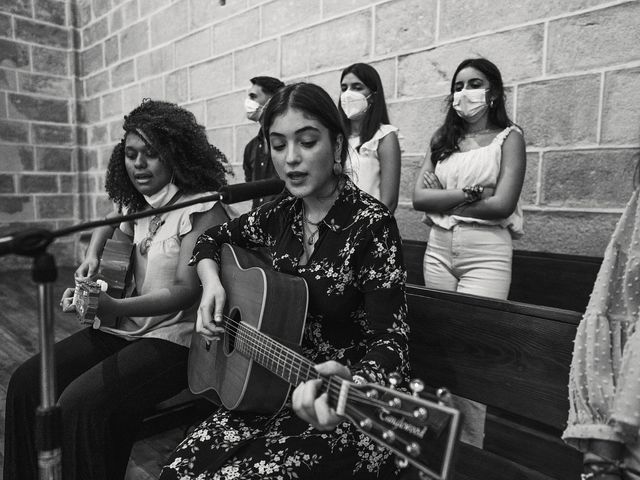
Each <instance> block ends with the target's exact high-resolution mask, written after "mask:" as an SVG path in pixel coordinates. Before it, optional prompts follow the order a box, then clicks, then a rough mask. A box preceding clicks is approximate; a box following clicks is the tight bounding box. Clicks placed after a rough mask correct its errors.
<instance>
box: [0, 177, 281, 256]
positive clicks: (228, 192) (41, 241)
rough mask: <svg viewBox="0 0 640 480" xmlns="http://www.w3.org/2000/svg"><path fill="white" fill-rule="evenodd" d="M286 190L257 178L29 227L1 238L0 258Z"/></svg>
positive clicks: (29, 253) (277, 181) (30, 253)
mask: <svg viewBox="0 0 640 480" xmlns="http://www.w3.org/2000/svg"><path fill="white" fill-rule="evenodd" d="M283 189H284V182H283V181H282V180H280V179H279V178H271V179H269V180H258V181H257V182H247V183H235V184H233V185H225V186H224V187H222V188H221V189H220V190H219V191H218V192H213V193H212V194H211V195H207V196H204V197H200V198H196V199H193V200H188V201H186V202H182V203H174V204H172V205H165V206H164V207H160V208H154V209H149V210H144V211H141V212H136V213H132V214H129V215H124V216H121V217H112V218H109V219H104V220H96V221H93V222H87V223H80V224H78V225H72V226H70V227H66V228H62V229H60V230H57V231H49V230H46V229H43V228H29V229H26V230H24V231H21V232H16V233H11V234H9V235H5V236H3V237H0V257H1V256H3V255H7V254H10V253H15V254H18V255H24V256H35V255H37V254H38V253H40V252H42V251H44V250H45V249H46V247H47V246H48V245H49V244H50V243H51V242H52V241H53V240H54V239H55V238H58V237H62V236H65V235H69V234H71V233H75V232H80V231H82V230H89V229H91V228H96V227H102V226H104V225H117V224H119V223H121V222H127V221H130V220H137V219H138V218H142V217H150V216H152V215H159V214H161V213H165V212H169V211H171V210H178V209H180V208H184V207H188V206H190V205H195V204H196V203H204V202H211V201H215V200H219V201H221V202H223V203H227V204H228V203H238V202H244V201H245V200H252V199H254V198H260V197H266V196H268V195H277V194H278V193H280V192H282V190H283Z"/></svg>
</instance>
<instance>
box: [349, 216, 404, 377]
mask: <svg viewBox="0 0 640 480" xmlns="http://www.w3.org/2000/svg"><path fill="white" fill-rule="evenodd" d="M366 236H367V237H368V238H367V241H366V242H363V248H362V252H361V254H360V255H359V265H358V278H357V283H358V285H359V288H360V289H361V290H362V292H363V293H364V311H365V315H366V318H367V327H368V328H367V330H366V334H367V336H368V339H367V342H366V343H367V345H368V348H367V352H366V353H365V355H364V357H363V358H362V359H361V360H360V362H358V363H357V364H356V365H354V366H353V368H352V371H353V373H354V374H356V375H360V376H363V377H365V378H367V379H368V380H371V381H374V382H379V383H381V384H386V383H387V377H388V375H389V374H390V373H392V372H397V373H399V374H400V375H401V377H402V378H403V379H404V380H406V379H407V376H408V374H409V358H408V334H409V326H408V325H407V323H406V316H407V299H406V293H405V281H406V270H405V267H404V262H403V258H402V245H401V239H400V234H399V232H398V227H397V225H396V222H395V219H394V218H393V217H391V216H389V217H385V218H383V219H382V220H380V221H379V222H377V223H376V224H374V225H373V226H372V228H370V229H368V230H367V233H366Z"/></svg>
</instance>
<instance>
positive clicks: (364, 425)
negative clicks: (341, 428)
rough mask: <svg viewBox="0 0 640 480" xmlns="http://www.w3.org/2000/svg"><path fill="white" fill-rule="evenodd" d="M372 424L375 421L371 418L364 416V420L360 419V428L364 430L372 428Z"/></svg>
mask: <svg viewBox="0 0 640 480" xmlns="http://www.w3.org/2000/svg"><path fill="white" fill-rule="evenodd" d="M372 425H373V422H372V421H371V419H370V418H363V419H362V420H360V428H362V429H363V430H370V429H371V426H372Z"/></svg>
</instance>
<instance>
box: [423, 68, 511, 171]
mask: <svg viewBox="0 0 640 480" xmlns="http://www.w3.org/2000/svg"><path fill="white" fill-rule="evenodd" d="M467 67H472V68H475V69H476V70H478V71H479V72H482V74H483V75H484V76H485V77H487V80H489V85H490V87H489V89H490V91H489V95H490V97H491V98H492V99H493V106H491V105H490V106H489V123H491V124H493V125H495V126H496V127H500V128H507V127H508V126H510V125H513V122H512V121H511V119H510V118H509V115H507V109H506V107H505V94H504V84H503V83H502V75H501V74H500V70H498V67H496V66H495V65H494V64H493V63H492V62H490V61H489V60H487V59H486V58H468V59H466V60H463V61H462V62H461V63H460V65H458V68H456V71H455V73H454V74H453V77H452V78H451V88H450V90H449V95H448V96H447V98H446V100H445V105H446V106H447V116H446V117H445V119H444V123H443V124H442V126H441V127H440V128H438V130H437V131H436V133H435V134H434V135H433V137H432V138H431V162H432V163H433V164H434V165H435V164H436V163H437V162H439V161H440V160H444V159H445V158H447V157H448V156H449V155H451V154H452V153H453V152H456V151H458V150H459V147H458V142H460V139H461V138H462V137H463V136H464V134H465V132H466V128H467V123H466V122H465V121H464V120H463V119H462V118H460V117H459V116H458V114H457V113H456V111H455V110H454V108H453V92H454V86H455V83H456V78H457V76H458V73H460V71H461V70H462V69H464V68H467Z"/></svg>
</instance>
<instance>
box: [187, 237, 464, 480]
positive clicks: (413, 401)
mask: <svg viewBox="0 0 640 480" xmlns="http://www.w3.org/2000/svg"><path fill="white" fill-rule="evenodd" d="M221 257H222V259H221V273H220V278H221V281H222V284H223V286H224V288H225V291H226V295H227V299H226V305H225V310H224V320H223V322H222V327H223V328H224V333H223V335H222V336H221V338H220V340H217V341H213V342H212V341H210V340H208V339H206V338H205V337H203V336H201V335H198V334H195V333H194V336H193V338H192V341H191V348H190V351H189V368H188V377H189V387H190V389H191V391H192V392H193V393H195V394H200V395H202V396H204V397H206V398H207V399H209V400H210V401H212V402H214V403H215V404H217V405H223V406H224V407H225V408H227V409H229V410H239V411H249V412H255V413H263V414H264V413H267V414H270V413H275V412H276V411H278V410H279V409H280V408H282V407H283V406H284V405H285V403H286V401H287V399H288V396H289V391H290V389H291V388H292V386H296V385H298V384H299V383H300V382H304V381H307V380H311V379H321V380H322V388H323V389H324V390H325V391H327V392H328V396H329V401H330V403H331V404H332V406H333V407H334V408H335V410H336V412H337V413H338V414H339V415H341V416H344V417H345V419H347V420H349V421H350V422H352V423H353V424H354V425H355V426H356V428H358V429H359V430H360V431H361V432H363V433H364V434H366V435H368V436H369V437H371V438H372V439H373V440H375V441H376V442H377V443H379V444H380V445H382V446H384V447H386V448H388V449H390V450H391V451H392V452H394V453H395V454H396V455H397V456H398V457H399V459H398V463H399V464H400V465H401V466H406V465H407V464H411V465H413V466H415V467H417V468H418V469H419V470H420V471H421V472H424V473H425V474H427V475H429V476H430V477H431V478H436V479H440V480H445V479H447V478H449V474H450V472H451V468H450V467H451V465H452V460H453V454H454V450H455V446H456V443H457V437H458V429H459V424H460V412H459V411H458V410H456V409H454V408H451V407H449V406H448V405H445V404H444V402H443V401H442V399H441V400H440V401H439V400H438V398H437V397H433V398H432V399H427V398H422V397H421V396H420V395H419V394H420V392H421V391H422V390H423V389H424V384H423V383H422V381H420V380H417V379H416V380H412V381H411V384H410V388H411V390H412V391H413V394H407V393H403V392H400V391H398V390H396V389H395V386H397V385H398V383H399V382H400V376H399V375H398V374H392V375H390V378H389V383H390V384H391V385H392V387H394V388H386V387H383V386H381V385H377V384H373V383H371V384H364V385H362V384H356V383H354V382H352V381H347V380H345V379H343V378H340V377H337V376H322V375H320V374H318V373H317V372H316V370H315V368H314V363H313V362H311V361H309V360H307V359H306V358H304V357H303V356H302V355H300V354H299V353H298V350H299V345H300V342H301V340H302V334H303V331H304V324H305V318H306V313H307V303H308V291H307V285H306V282H305V281H304V280H303V279H302V278H300V277H296V276H292V275H287V274H284V273H281V272H276V271H274V270H272V269H271V268H269V266H267V265H265V264H264V263H262V261H261V260H260V259H259V258H258V257H256V256H255V255H253V254H252V253H251V252H249V251H246V250H243V249H240V248H238V247H235V246H231V245H228V244H224V245H223V246H222V251H221ZM442 391H443V392H446V390H444V389H443V390H442Z"/></svg>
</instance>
